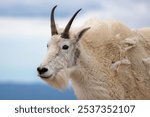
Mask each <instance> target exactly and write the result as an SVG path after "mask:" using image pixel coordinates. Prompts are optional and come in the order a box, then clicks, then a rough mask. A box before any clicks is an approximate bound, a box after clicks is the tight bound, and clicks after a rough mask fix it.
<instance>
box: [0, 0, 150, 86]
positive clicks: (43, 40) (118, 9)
mask: <svg viewBox="0 0 150 117" xmlns="http://www.w3.org/2000/svg"><path fill="white" fill-rule="evenodd" d="M54 5H58V7H57V9H56V14H55V16H56V20H57V23H58V24H59V26H64V25H65V24H66V23H67V21H68V19H69V18H70V17H71V16H72V15H73V13H74V12H75V11H77V10H78V9H79V8H82V12H81V13H80V14H79V15H78V17H77V18H76V21H75V22H74V24H73V26H80V25H82V23H83V22H84V21H85V20H87V19H88V18H91V17H98V18H100V19H117V20H120V21H121V22H123V23H125V24H126V25H128V26H129V27H130V28H141V27H149V26H150V15H149V11H150V0H132V1H131V0H74V1H72V0H0V82H22V83H26V82H27V83H31V82H42V80H40V79H39V78H38V77H37V73H36V67H37V66H38V65H39V64H40V62H41V61H42V58H43V57H44V55H45V54H46V44H47V42H48V40H49V39H50V29H49V15H50V10H51V8H52V7H53V6H54Z"/></svg>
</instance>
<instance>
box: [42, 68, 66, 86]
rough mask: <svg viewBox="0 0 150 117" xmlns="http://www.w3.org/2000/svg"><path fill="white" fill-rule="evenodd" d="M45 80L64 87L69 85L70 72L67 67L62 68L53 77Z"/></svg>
mask: <svg viewBox="0 0 150 117" xmlns="http://www.w3.org/2000/svg"><path fill="white" fill-rule="evenodd" d="M43 80H44V81H46V82H47V83H48V84H50V85H51V86H53V87H55V88H57V89H64V88H66V87H67V85H68V74H67V71H66V69H61V70H60V71H59V72H57V73H55V74H54V75H52V76H51V77H49V78H47V79H43Z"/></svg>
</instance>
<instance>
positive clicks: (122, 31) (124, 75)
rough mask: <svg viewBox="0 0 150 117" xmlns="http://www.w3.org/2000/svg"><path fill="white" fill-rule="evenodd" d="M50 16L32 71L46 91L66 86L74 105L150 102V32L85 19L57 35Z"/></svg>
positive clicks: (112, 22)
mask: <svg viewBox="0 0 150 117" xmlns="http://www.w3.org/2000/svg"><path fill="white" fill-rule="evenodd" d="M56 7H57V6H55V7H54V8H53V9H52V11H51V33H52V37H51V40H50V41H49V42H48V45H47V47H48V52H47V55H46V57H45V59H44V60H43V62H42V63H41V64H40V66H39V67H38V68H37V71H38V74H39V76H40V77H41V78H42V79H43V80H45V81H46V82H48V83H49V84H50V85H52V86H54V87H56V88H60V89H63V88H65V87H66V86H67V84H68V81H69V80H71V82H72V86H73V89H74V91H75V94H76V95H77V98H78V99H150V28H143V29H138V30H130V29H129V28H128V27H127V26H125V25H123V24H122V23H120V22H118V21H113V20H110V21H109V20H99V19H90V20H87V21H86V22H85V24H84V25H83V26H82V27H81V28H79V29H77V30H70V27H71V24H72V22H73V20H74V18H75V17H76V15H77V14H78V13H79V11H80V10H81V9H80V10H78V11H77V12H76V13H75V14H74V15H73V17H72V18H71V20H70V21H69V22H68V24H67V25H66V27H65V28H64V30H61V29H59V30H58V29H57V28H56V25H55V20H54V11H55V8H56Z"/></svg>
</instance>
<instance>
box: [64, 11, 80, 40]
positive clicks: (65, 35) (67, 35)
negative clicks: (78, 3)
mask: <svg viewBox="0 0 150 117" xmlns="http://www.w3.org/2000/svg"><path fill="white" fill-rule="evenodd" d="M80 11H81V9H79V10H78V11H77V12H76V13H75V14H74V15H73V16H72V18H71V19H70V21H69V22H68V24H67V25H66V27H65V29H64V32H63V33H62V38H66V39H68V38H69V30H70V27H71V24H72V22H73V20H74V18H75V17H76V15H77V14H78V13H79V12H80Z"/></svg>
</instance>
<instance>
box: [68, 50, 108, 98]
mask: <svg viewBox="0 0 150 117" xmlns="http://www.w3.org/2000/svg"><path fill="white" fill-rule="evenodd" d="M94 59H95V58H94V57H92V56H90V55H89V54H88V53H86V51H84V50H83V49H80V56H79V58H78V60H77V66H76V67H75V68H74V70H73V72H72V73H71V79H72V84H73V88H74V90H75V93H76V95H77V97H78V98H79V99H109V98H111V97H110V95H109V91H108V84H107V83H108V81H107V82H105V81H106V80H107V78H106V77H105V75H104V73H103V72H101V67H100V65H99V64H98V62H97V61H96V60H94ZM100 72H101V73H100Z"/></svg>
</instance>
